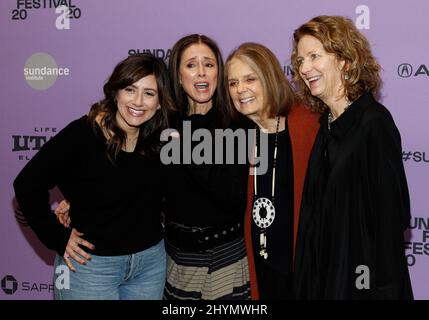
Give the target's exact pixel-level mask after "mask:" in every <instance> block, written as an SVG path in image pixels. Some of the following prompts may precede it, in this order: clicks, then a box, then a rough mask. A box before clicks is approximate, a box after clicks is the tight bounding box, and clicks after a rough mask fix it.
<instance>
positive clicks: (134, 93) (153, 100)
mask: <svg viewBox="0 0 429 320" xmlns="http://www.w3.org/2000/svg"><path fill="white" fill-rule="evenodd" d="M116 100H117V106H118V111H117V112H116V121H117V122H118V125H119V127H120V128H121V129H122V130H124V131H125V132H127V133H130V132H133V131H135V130H136V129H138V128H139V127H140V125H142V124H143V123H145V122H146V121H148V120H150V119H151V118H152V117H153V116H154V115H155V113H156V110H158V109H160V108H161V107H160V105H159V98H158V87H157V84H156V78H155V76H154V75H153V74H151V75H148V76H146V77H143V78H141V79H140V80H138V81H136V82H134V83H133V84H131V85H129V86H127V87H125V88H124V89H120V90H119V91H118V93H117V95H116Z"/></svg>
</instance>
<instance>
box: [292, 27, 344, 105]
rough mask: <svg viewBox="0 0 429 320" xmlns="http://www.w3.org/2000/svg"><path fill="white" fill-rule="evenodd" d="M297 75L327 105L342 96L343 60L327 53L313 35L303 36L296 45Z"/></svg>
mask: <svg viewBox="0 0 429 320" xmlns="http://www.w3.org/2000/svg"><path fill="white" fill-rule="evenodd" d="M296 62H297V64H298V68H299V69H298V70H299V75H300V77H301V79H302V80H303V81H304V83H305V84H306V86H307V87H308V88H309V89H310V92H311V94H312V95H313V96H315V97H318V98H319V99H321V100H322V101H323V102H325V103H326V104H327V105H331V104H332V101H335V100H337V99H338V98H339V97H342V96H343V90H344V89H343V84H342V74H343V72H342V70H343V68H344V65H345V62H344V61H343V60H341V61H339V60H338V59H337V58H336V57H335V55H334V54H331V53H328V52H326V51H325V49H324V48H323V45H322V43H321V42H320V41H319V40H318V39H316V38H315V37H313V36H310V35H305V36H303V37H302V38H301V39H300V40H299V42H298V45H297V58H296Z"/></svg>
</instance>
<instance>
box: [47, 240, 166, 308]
mask: <svg viewBox="0 0 429 320" xmlns="http://www.w3.org/2000/svg"><path fill="white" fill-rule="evenodd" d="M91 257H92V258H91V260H90V261H87V263H86V265H81V264H79V263H77V262H76V261H74V260H73V259H70V261H71V262H72V264H73V266H74V267H75V269H76V272H73V271H69V272H58V270H69V269H68V268H67V265H66V264H65V263H64V260H63V258H62V257H61V256H59V255H57V256H56V259H55V270H56V272H55V276H54V287H55V290H54V294H55V299H56V300H143V299H144V300H158V299H161V298H162V294H163V291H164V285H165V277H166V254H165V248H164V240H161V241H160V242H159V243H158V244H156V245H154V246H152V247H150V248H148V249H146V250H143V251H140V252H138V253H135V254H130V255H123V256H96V255H93V254H92V255H91ZM64 266H65V268H64ZM68 274H69V275H70V276H69V282H68V283H69V288H67V287H65V286H64V283H65V282H64V281H63V280H64V279H65V278H67V280H68ZM65 276H67V277H65ZM60 277H62V278H60ZM57 278H59V279H58V283H62V284H63V285H62V286H61V285H58V284H57V283H56V282H57Z"/></svg>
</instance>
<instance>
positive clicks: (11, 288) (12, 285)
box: [1, 275, 18, 294]
mask: <svg viewBox="0 0 429 320" xmlns="http://www.w3.org/2000/svg"><path fill="white" fill-rule="evenodd" d="M1 288H2V289H3V291H4V293H6V294H14V293H15V292H16V290H17V289H18V282H17V281H16V279H15V277H14V276H11V275H7V276H4V278H3V279H2V280H1Z"/></svg>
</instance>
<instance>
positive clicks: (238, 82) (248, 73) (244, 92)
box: [228, 58, 265, 120]
mask: <svg viewBox="0 0 429 320" xmlns="http://www.w3.org/2000/svg"><path fill="white" fill-rule="evenodd" d="M228 89H229V94H230V96H231V99H232V102H233V103H234V107H235V108H236V109H237V111H238V112H240V113H241V114H243V115H244V116H246V117H248V118H250V119H252V120H259V119H261V118H263V116H264V113H265V110H264V88H263V86H262V82H261V80H260V78H259V77H258V75H257V74H256V72H255V71H254V70H253V69H252V68H251V67H250V66H249V65H248V64H247V63H245V62H244V61H242V60H240V59H238V58H233V59H232V60H231V61H230V62H229V63H228Z"/></svg>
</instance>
